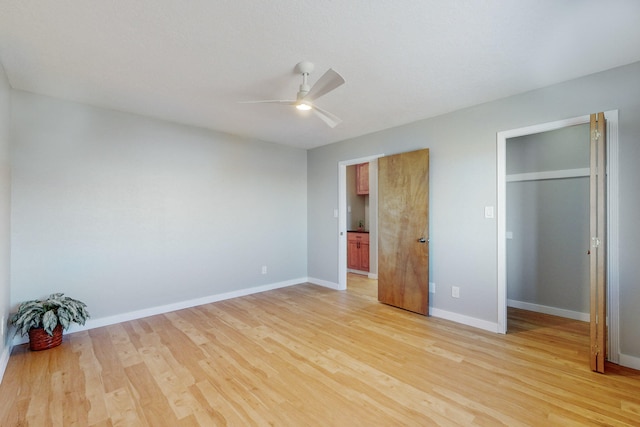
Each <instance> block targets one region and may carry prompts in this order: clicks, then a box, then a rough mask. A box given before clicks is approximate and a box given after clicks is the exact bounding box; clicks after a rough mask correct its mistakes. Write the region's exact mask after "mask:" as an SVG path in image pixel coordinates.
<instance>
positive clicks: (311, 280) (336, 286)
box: [307, 277, 345, 291]
mask: <svg viewBox="0 0 640 427" xmlns="http://www.w3.org/2000/svg"><path fill="white" fill-rule="evenodd" d="M307 282H309V283H311V284H313V285H318V286H324V287H325V288H329V289H334V290H336V291H344V290H345V289H342V288H341V286H340V284H338V283H334V282H329V281H328V280H322V279H316V278H315V277H309V278H308V279H307Z"/></svg>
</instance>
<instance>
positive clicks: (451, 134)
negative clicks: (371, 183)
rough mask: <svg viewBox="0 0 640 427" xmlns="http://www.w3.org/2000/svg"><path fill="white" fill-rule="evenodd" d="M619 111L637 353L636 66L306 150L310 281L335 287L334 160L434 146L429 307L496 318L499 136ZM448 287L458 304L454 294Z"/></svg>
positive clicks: (625, 291) (625, 311)
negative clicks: (487, 212)
mask: <svg viewBox="0 0 640 427" xmlns="http://www.w3.org/2000/svg"><path fill="white" fill-rule="evenodd" d="M614 109H619V125H620V135H619V142H620V147H619V154H620V171H619V172H620V188H619V190H620V193H619V195H620V213H619V225H620V266H619V275H620V303H621V307H620V309H621V313H620V314H621V319H620V327H621V331H620V333H621V336H620V340H621V351H622V353H624V354H627V355H630V356H635V357H640V328H638V327H637V325H640V310H638V307H639V306H640V285H639V283H638V277H640V262H638V260H640V245H638V242H639V241H640V226H639V225H638V221H637V218H638V212H640V192H639V191H638V190H637V188H638V185H639V184H640V168H638V167H637V163H638V160H639V159H640V142H639V140H640V63H635V64H631V65H628V66H624V67H620V68H616V69H612V70H609V71H605V72H602V73H598V74H594V75H591V76H587V77H584V78H580V79H576V80H571V81H568V82H565V83H561V84H558V85H554V86H550V87H547V88H543V89H540V90H535V91H532V92H528V93H525V94H521V95H517V96H513V97H509V98H505V99H501V100H497V101H494V102H490V103H486V104H482V105H478V106H474V107H471V108H468V109H464V110H460V111H455V112H452V113H450V114H446V115H443V116H439V117H435V118H432V119H427V120H423V121H419V122H415V123H411V124H408V125H405V126H400V127H397V128H394V129H388V130H385V131H381V132H377V133H374V134H371V135H366V136H362V137H359V138H354V139H351V140H346V141H342V142H340V143H336V144H332V145H328V146H323V147H318V148H316V149H313V150H310V151H309V152H308V196H309V202H308V203H309V210H308V211H309V224H313V226H310V227H309V235H308V237H309V276H310V277H317V278H319V279H322V280H326V281H330V282H337V279H338V278H337V275H338V224H337V219H335V218H333V215H332V211H333V209H335V208H337V206H338V193H337V191H338V183H337V176H338V174H337V162H338V161H341V160H348V159H355V158H360V157H365V156H369V155H374V154H378V153H385V154H394V153H399V152H402V151H409V150H415V149H419V148H430V157H431V170H430V185H431V187H430V233H431V243H430V255H431V259H430V273H431V281H433V282H435V283H436V294H434V295H432V298H431V304H432V305H433V307H435V308H438V309H441V310H446V311H449V312H452V313H458V314H461V315H465V316H470V317H473V318H477V319H481V320H486V321H490V322H497V272H496V263H497V253H496V251H497V243H496V236H497V230H496V222H495V220H494V219H485V218H484V217H483V208H484V206H495V204H496V194H497V193H496V191H497V190H496V184H497V178H496V154H497V153H496V133H497V132H499V131H504V130H509V129H516V128H521V127H525V126H529V125H534V124H539V123H546V122H552V121H556V120H560V119H564V118H570V117H577V116H582V115H585V114H589V113H592V112H598V111H606V110H614ZM451 286H459V287H460V298H459V299H454V298H451V296H450V295H451V289H450V288H451Z"/></svg>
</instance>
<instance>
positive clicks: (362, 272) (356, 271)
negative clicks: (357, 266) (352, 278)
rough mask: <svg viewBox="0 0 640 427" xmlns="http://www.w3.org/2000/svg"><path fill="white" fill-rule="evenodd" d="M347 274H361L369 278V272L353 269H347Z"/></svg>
mask: <svg viewBox="0 0 640 427" xmlns="http://www.w3.org/2000/svg"><path fill="white" fill-rule="evenodd" d="M347 273H353V274H359V275H361V276H369V272H368V271H364V270H354V269H352V268H347Z"/></svg>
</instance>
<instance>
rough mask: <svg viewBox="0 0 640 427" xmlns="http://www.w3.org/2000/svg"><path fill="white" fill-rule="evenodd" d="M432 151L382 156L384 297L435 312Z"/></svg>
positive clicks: (409, 307)
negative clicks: (431, 263) (431, 291)
mask: <svg viewBox="0 0 640 427" xmlns="http://www.w3.org/2000/svg"><path fill="white" fill-rule="evenodd" d="M428 242H429V150H428V149H424V150H419V151H412V152H409V153H402V154H396V155H394V156H388V157H381V158H380V159H378V300H379V301H380V302H383V303H385V304H390V305H393V306H396V307H400V308H403V309H405V310H409V311H413V312H416V313H420V314H424V315H427V314H428V312H429V243H428Z"/></svg>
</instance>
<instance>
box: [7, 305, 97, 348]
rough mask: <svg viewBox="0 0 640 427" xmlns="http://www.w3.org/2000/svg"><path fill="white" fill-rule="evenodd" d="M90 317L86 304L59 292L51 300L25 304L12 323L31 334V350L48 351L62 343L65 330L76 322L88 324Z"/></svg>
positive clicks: (22, 332) (14, 316)
mask: <svg viewBox="0 0 640 427" xmlns="http://www.w3.org/2000/svg"><path fill="white" fill-rule="evenodd" d="M88 318H89V312H88V311H87V305H86V304H85V303H83V302H82V301H78V300H76V299H73V298H69V297H65V296H64V294H62V293H56V294H51V295H50V296H49V298H47V299H43V300H31V301H25V302H23V303H21V304H20V306H19V307H18V312H17V313H15V314H14V315H13V316H11V320H10V322H11V324H12V325H15V327H16V328H17V330H16V333H18V332H20V335H22V336H24V335H26V334H29V348H30V349H31V350H46V349H48V348H52V347H56V346H58V345H60V344H61V343H62V330H63V329H65V330H66V329H69V326H70V325H71V323H72V322H75V323H78V324H80V325H84V323H85V322H86V320H87V319H88Z"/></svg>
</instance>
